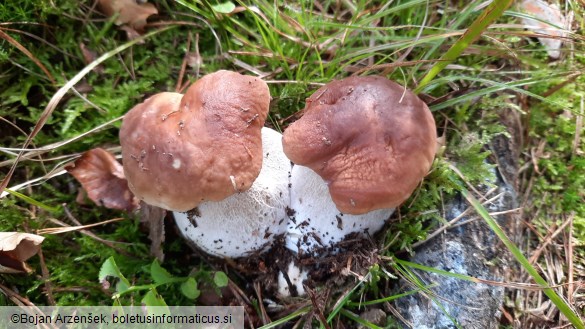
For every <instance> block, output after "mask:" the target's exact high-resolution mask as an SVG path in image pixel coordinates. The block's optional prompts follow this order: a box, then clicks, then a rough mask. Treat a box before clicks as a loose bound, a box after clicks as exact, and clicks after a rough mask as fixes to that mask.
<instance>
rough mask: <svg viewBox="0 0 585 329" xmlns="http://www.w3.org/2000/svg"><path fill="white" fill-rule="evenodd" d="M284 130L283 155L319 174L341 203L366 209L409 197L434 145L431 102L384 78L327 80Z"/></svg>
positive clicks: (348, 209) (352, 209) (347, 208)
mask: <svg viewBox="0 0 585 329" xmlns="http://www.w3.org/2000/svg"><path fill="white" fill-rule="evenodd" d="M304 112H305V113H304V115H303V117H302V118H301V119H299V120H297V121H296V122H294V123H293V124H291V125H290V126H289V127H288V128H287V129H286V131H285V132H284V134H283V147H284V153H285V154H286V155H287V156H288V157H289V159H291V160H292V161H293V162H294V163H295V164H298V165H302V166H307V167H309V168H311V169H313V170H314V171H315V172H317V173H318V174H319V175H320V176H321V177H322V178H323V179H324V180H325V182H326V183H327V184H328V186H329V192H330V193H331V197H332V199H333V202H334V203H335V204H336V206H337V208H338V209H339V210H340V211H341V212H344V213H348V214H356V215H357V214H364V213H367V212H369V211H372V210H375V209H383V208H393V207H396V206H398V205H400V204H401V203H402V202H404V201H405V200H406V199H407V198H408V197H409V196H410V195H411V194H412V192H413V191H414V189H415V188H416V186H417V185H418V184H419V182H420V181H421V180H422V178H423V177H424V176H425V175H426V174H427V172H428V171H429V169H430V167H431V165H432V162H433V158H434V156H435V148H436V138H437V135H436V128H435V120H434V119H433V116H432V114H431V112H430V111H429V109H428V107H427V105H426V104H425V103H424V102H423V101H422V100H420V99H419V98H418V97H417V96H416V95H415V94H413V93H412V92H410V91H408V90H405V88H404V87H402V86H400V85H399V84H397V83H395V82H392V81H390V80H388V79H386V78H383V77H379V76H369V77H350V78H346V79H343V80H339V81H334V82H331V83H328V84H327V85H325V86H323V87H321V88H320V89H319V90H317V91H316V92H315V93H314V94H313V95H312V96H311V97H309V98H308V99H307V104H306V107H305V110H304Z"/></svg>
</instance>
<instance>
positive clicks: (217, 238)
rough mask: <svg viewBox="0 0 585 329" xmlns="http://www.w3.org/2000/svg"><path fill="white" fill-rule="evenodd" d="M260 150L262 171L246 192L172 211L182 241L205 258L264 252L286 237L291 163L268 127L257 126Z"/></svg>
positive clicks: (279, 138) (277, 135) (279, 136)
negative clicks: (279, 239) (192, 245)
mask: <svg viewBox="0 0 585 329" xmlns="http://www.w3.org/2000/svg"><path fill="white" fill-rule="evenodd" d="M262 148H263V156H264V158H263V163H262V169H261V171H260V174H259V175H258V178H256V180H255V181H254V183H253V184H252V187H251V188H250V189H249V190H247V191H245V192H242V193H237V194H234V195H232V196H230V197H228V198H226V199H224V200H222V201H219V202H211V201H210V202H204V203H201V204H200V205H199V206H198V207H197V208H195V209H193V210H191V211H189V212H174V216H175V221H176V223H177V226H178V228H179V230H180V231H181V233H182V234H183V236H184V237H185V238H186V239H187V240H190V241H192V242H193V243H194V244H195V245H197V246H198V247H199V248H201V249H203V250H204V251H206V252H208V253H209V254H212V255H215V256H219V257H230V258H237V257H243V256H246V255H249V254H250V253H253V252H261V251H265V250H266V249H268V248H269V247H270V246H271V245H272V242H273V241H274V238H275V237H276V236H278V235H281V234H284V233H286V225H287V222H288V218H287V216H286V207H287V206H288V200H289V188H288V183H289V180H288V179H289V178H288V176H289V175H290V160H289V159H288V158H287V157H286V156H285V155H284V153H283V151H282V143H281V134H280V133H278V132H276V131H274V130H272V129H270V128H262ZM236 179H237V178H236Z"/></svg>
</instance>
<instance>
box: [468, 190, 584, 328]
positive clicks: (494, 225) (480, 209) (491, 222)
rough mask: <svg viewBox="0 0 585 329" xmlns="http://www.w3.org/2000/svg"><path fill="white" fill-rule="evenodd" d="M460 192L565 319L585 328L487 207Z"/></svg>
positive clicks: (576, 326) (577, 326) (469, 195)
mask: <svg viewBox="0 0 585 329" xmlns="http://www.w3.org/2000/svg"><path fill="white" fill-rule="evenodd" d="M461 193H462V194H463V196H464V197H465V198H466V199H467V201H468V202H469V203H470V204H471V205H472V206H473V207H474V208H475V210H476V211H477V213H478V214H479V215H480V216H481V217H482V218H483V220H485V222H486V223H487V224H488V226H489V227H490V228H491V229H492V231H494V233H495V234H496V235H497V236H498V238H500V240H501V241H502V242H503V243H504V245H505V246H506V247H507V248H508V250H510V252H511V253H512V255H514V257H515V258H516V260H517V261H518V262H519V263H520V264H521V265H522V267H523V268H524V269H525V270H526V272H528V274H530V276H532V278H533V279H534V281H535V282H536V283H538V284H539V285H540V286H542V287H543V291H544V293H545V294H546V295H547V296H548V298H550V300H551V301H552V302H553V304H555V306H556V307H557V308H558V309H559V311H561V313H563V315H564V316H565V317H567V320H569V321H570V322H571V324H573V326H575V328H577V329H585V325H584V324H583V321H582V320H581V318H579V316H578V315H577V313H576V312H575V311H574V310H573V309H572V308H571V306H569V305H568V304H567V302H566V301H565V300H564V299H562V298H561V297H560V296H559V295H558V294H557V293H556V292H555V291H554V289H552V288H550V287H549V285H548V282H546V280H545V279H544V278H542V277H541V276H540V274H538V271H537V270H536V269H535V268H534V267H532V265H530V262H529V261H528V259H527V258H526V257H525V256H524V255H523V254H522V252H521V251H520V249H518V247H517V246H516V245H515V244H514V243H513V242H512V241H511V240H510V239H509V238H508V236H507V235H506V233H504V231H503V230H502V228H501V227H500V225H499V224H498V222H496V220H495V219H494V218H493V217H492V216H490V215H489V213H488V211H487V209H485V208H484V206H483V205H482V204H481V203H480V202H479V201H477V199H476V198H475V197H474V196H473V195H471V193H469V191H467V190H466V189H462V191H461Z"/></svg>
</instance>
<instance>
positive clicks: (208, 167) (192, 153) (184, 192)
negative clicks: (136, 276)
mask: <svg viewBox="0 0 585 329" xmlns="http://www.w3.org/2000/svg"><path fill="white" fill-rule="evenodd" d="M269 103H270V94H269V91H268V86H267V85H266V83H265V82H264V81H262V80H261V79H259V78H255V77H251V76H245V75H241V74H239V73H236V72H231V71H218V72H216V73H213V74H209V75H206V76H204V77H203V78H201V79H200V80H198V81H197V82H195V83H194V84H193V85H192V86H191V87H189V89H187V92H186V93H185V95H184V96H183V95H181V94H178V93H170V92H165V93H160V94H156V95H154V96H152V97H150V98H148V99H147V100H146V101H144V102H143V103H141V104H138V105H137V106H135V107H134V108H132V110H130V111H129V112H128V113H127V114H126V116H125V117H124V121H123V123H122V127H121V129H120V143H121V145H122V157H123V162H124V173H125V175H126V178H127V179H128V183H129V187H130V189H131V190H132V192H133V193H134V194H135V195H136V196H137V197H139V198H140V199H142V200H144V201H145V202H146V203H149V204H151V205H154V206H158V207H161V208H165V209H169V210H173V211H187V210H190V209H193V208H195V207H196V206H197V205H198V204H199V203H200V202H202V201H219V200H223V199H225V198H226V197H228V196H230V195H232V194H234V193H237V192H242V191H245V190H247V189H248V188H250V186H251V185H252V183H253V182H254V180H255V179H256V177H257V176H258V174H259V173H260V168H261V166H262V139H261V135H260V130H261V128H262V126H263V125H264V121H265V120H266V116H267V114H268V106H269Z"/></svg>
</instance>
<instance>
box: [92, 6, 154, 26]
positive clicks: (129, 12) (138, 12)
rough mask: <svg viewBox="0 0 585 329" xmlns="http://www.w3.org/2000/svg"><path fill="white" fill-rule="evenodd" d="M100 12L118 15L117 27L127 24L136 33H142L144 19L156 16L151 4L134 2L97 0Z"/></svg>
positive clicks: (107, 14) (144, 23) (109, 15)
mask: <svg viewBox="0 0 585 329" xmlns="http://www.w3.org/2000/svg"><path fill="white" fill-rule="evenodd" d="M99 5H100V8H101V10H102V12H103V13H104V14H105V15H106V16H108V17H111V16H114V15H115V14H118V18H117V19H116V24H117V25H122V24H128V25H130V27H131V28H133V29H135V30H136V31H143V30H144V26H145V25H146V19H148V17H149V16H151V15H155V14H158V10H157V9H156V7H155V6H154V5H153V4H152V3H140V4H139V3H137V2H136V0H99Z"/></svg>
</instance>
